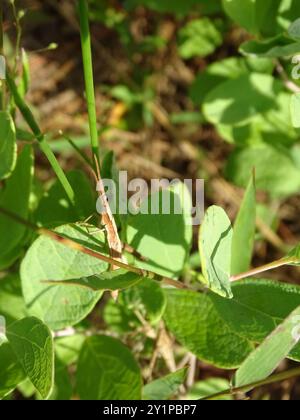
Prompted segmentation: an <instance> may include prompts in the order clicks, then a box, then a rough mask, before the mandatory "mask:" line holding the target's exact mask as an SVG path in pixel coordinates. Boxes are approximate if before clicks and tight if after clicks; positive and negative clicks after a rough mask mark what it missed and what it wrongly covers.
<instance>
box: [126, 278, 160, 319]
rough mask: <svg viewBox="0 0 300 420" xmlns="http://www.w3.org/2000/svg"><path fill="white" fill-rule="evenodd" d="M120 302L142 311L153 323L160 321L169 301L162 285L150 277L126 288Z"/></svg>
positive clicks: (127, 306) (129, 307)
mask: <svg viewBox="0 0 300 420" xmlns="http://www.w3.org/2000/svg"><path fill="white" fill-rule="evenodd" d="M120 302H121V304H122V305H123V306H124V307H126V308H128V309H131V310H133V311H134V310H138V311H140V312H141V313H142V315H143V316H144V317H145V319H147V320H149V321H150V323H151V324H156V323H157V322H159V321H160V319H161V317H162V316H163V313H164V311H165V308H166V303H167V302H166V297H165V294H164V292H163V290H162V288H161V287H160V285H159V284H158V283H157V282H155V281H153V280H150V279H142V281H140V282H139V283H138V284H137V285H136V286H134V287H132V288H130V289H128V290H125V291H124V292H123V293H122V294H121V296H120Z"/></svg>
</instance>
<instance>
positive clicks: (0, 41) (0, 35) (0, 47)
mask: <svg viewBox="0 0 300 420" xmlns="http://www.w3.org/2000/svg"><path fill="white" fill-rule="evenodd" d="M0 55H2V56H4V30H3V0H0ZM0 83H1V109H2V110H3V111H5V109H6V91H5V88H6V86H5V80H0Z"/></svg>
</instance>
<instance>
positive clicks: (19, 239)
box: [0, 146, 33, 270]
mask: <svg viewBox="0 0 300 420" xmlns="http://www.w3.org/2000/svg"><path fill="white" fill-rule="evenodd" d="M32 176H33V155H32V148H31V146H25V147H24V149H23V151H22V152H21V154H20V155H19V157H18V161H17V166H16V168H15V170H14V172H13V174H12V176H11V177H10V178H9V179H8V180H7V182H6V184H5V187H4V188H3V189H1V191H0V205H1V206H2V207H3V208H5V209H8V210H11V209H13V211H14V212H15V213H16V214H17V215H18V216H20V217H23V218H24V219H27V217H28V213H29V197H30V191H31V185H32ZM25 234H26V227H24V226H22V225H20V224H19V223H16V222H14V221H12V220H11V219H8V218H7V217H5V216H3V215H0V270H1V269H2V270H3V269H5V268H7V267H8V266H9V265H11V264H12V263H13V262H14V260H16V259H17V258H18V257H19V254H20V252H21V249H22V246H23V241H24V238H25Z"/></svg>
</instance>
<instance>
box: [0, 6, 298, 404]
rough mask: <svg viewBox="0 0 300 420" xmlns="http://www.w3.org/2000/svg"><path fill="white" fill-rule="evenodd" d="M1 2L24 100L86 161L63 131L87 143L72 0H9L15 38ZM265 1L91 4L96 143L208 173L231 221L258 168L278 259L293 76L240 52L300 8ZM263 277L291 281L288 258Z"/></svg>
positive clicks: (264, 239)
mask: <svg viewBox="0 0 300 420" xmlns="http://www.w3.org/2000/svg"><path fill="white" fill-rule="evenodd" d="M8 3H9V2H7V4H6V5H5V21H4V25H5V50H6V52H7V53H8V56H9V57H10V58H11V59H13V56H14V54H15V46H16V44H18V43H19V42H20V45H21V46H22V48H24V49H25V50H26V52H27V53H28V58H29V69H30V72H29V73H30V81H29V86H30V89H29V93H28V95H27V98H28V101H29V102H30V103H31V104H32V105H33V108H34V113H35V115H36V116H37V119H38V121H39V122H40V125H41V128H42V130H43V131H44V132H46V133H48V138H49V140H51V145H52V148H53V150H54V151H55V153H57V155H58V156H59V161H60V163H61V165H62V166H63V167H64V168H65V169H66V170H71V169H72V170H74V169H77V168H81V169H82V162H80V161H79V160H78V158H77V156H76V155H74V151H73V149H72V148H71V147H70V145H69V144H68V142H67V141H66V140H65V139H64V138H63V137H62V135H61V131H63V132H64V133H65V135H67V136H69V137H71V138H72V139H73V140H74V141H75V142H76V144H77V145H78V146H79V147H80V148H83V149H84V148H87V149H88V147H89V138H88V134H87V133H88V122H87V121H88V118H87V110H86V104H85V100H84V93H83V92H84V80H83V71H82V64H81V62H82V61H81V60H82V59H81V53H80V38H79V34H78V22H77V17H76V11H75V7H74V5H75V2H74V1H71V0H60V1H56V0H42V1H39V0H19V1H15V6H16V9H17V13H19V12H18V11H20V10H23V11H24V12H25V15H24V16H20V15H19V18H20V21H19V23H20V28H19V29H21V31H22V33H21V32H19V36H20V39H18V28H17V27H16V25H15V23H14V17H13V14H12V9H11V7H9V4H8ZM241 3H243V2H241ZM247 3H248V2H247ZM262 3H264V5H265V7H266V10H265V11H263V12H262V13H261V14H260V20H259V22H257V21H256V20H255V19H254V18H253V19H252V16H250V15H249V14H247V13H246V12H245V10H244V12H243V15H242V16H239V15H236V14H234V13H233V14H232V11H230V10H228V9H227V8H226V6H225V7H224V4H226V2H224V3H223V2H222V1H221V0H172V1H170V0H124V1H121V0H91V1H90V18H91V22H92V25H91V28H92V43H93V56H94V75H95V82H96V101H97V110H98V122H99V129H100V133H101V152H102V154H103V155H104V153H105V152H106V151H107V150H113V152H114V153H115V156H116V161H117V164H118V167H119V169H122V170H127V171H128V172H129V174H130V177H143V178H145V179H147V180H150V179H152V178H170V179H171V178H180V179H185V178H204V179H205V181H206V206H208V205H210V204H218V205H221V206H222V207H223V208H225V209H226V211H227V212H228V214H229V215H230V216H231V218H234V217H235V215H236V213H237V210H238V208H239V205H240V202H241V198H242V196H243V189H244V187H245V186H246V184H247V182H248V180H249V177H250V174H251V171H252V168H253V167H255V169H256V179H257V187H258V199H259V205H258V215H259V222H258V236H257V242H256V248H255V263H256V264H264V263H266V262H269V261H272V260H274V259H277V258H280V257H281V256H282V255H283V252H284V251H285V250H286V249H287V248H290V247H292V246H293V245H295V244H296V243H298V242H299V240H300V219H299V213H300V195H299V188H300V147H299V133H300V132H299V130H298V129H296V128H294V127H293V124H292V120H291V114H290V97H291V92H292V91H294V92H295V91H297V89H299V87H300V84H299V85H298V81H297V80H292V78H291V72H292V71H293V69H294V70H295V65H296V64H295V63H294V64H293V63H292V62H291V58H289V59H286V58H285V59H281V58H280V57H278V58H274V57H266V56H263V57H262V56H261V54H259V53H258V54H248V55H242V54H241V53H240V52H239V50H240V46H241V45H242V44H244V43H246V42H247V41H250V40H252V39H253V38H255V39H257V38H258V39H264V38H266V39H272V37H275V36H278V37H280V36H282V35H283V34H285V33H286V31H287V29H288V28H289V26H290V24H291V23H292V22H293V21H294V20H295V19H296V18H297V17H298V16H300V3H299V1H292V0H271V1H267V0H266V1H265V2H262ZM245 7H246V5H245ZM245 15H247V19H244V17H243V16H245ZM232 18H233V19H232ZM244 45H245V44H244ZM246 45H247V44H246ZM248 45H249V44H248ZM299 52H300V51H299ZM265 55H266V54H265ZM20 124H21V125H22V124H24V123H23V122H22V120H21V119H20ZM25 128H26V127H25V124H24V129H25ZM36 164H37V178H38V179H39V181H40V182H47V183H48V184H49V185H51V184H52V183H53V174H52V173H51V172H50V171H49V169H48V164H47V161H46V160H45V158H44V157H43V156H42V155H39V157H38V160H37V162H36ZM74 183H76V180H75V181H74ZM36 188H37V191H38V189H39V184H38V183H37V184H36ZM46 207H47V205H46ZM46 207H45V208H46ZM45 208H44V210H43V209H41V211H40V220H39V221H43V214H45ZM196 241H197V237H196V232H195V243H196ZM196 264H197V261H196ZM191 265H193V262H191ZM270 276H271V277H272V276H273V277H274V278H276V279H280V280H283V281H288V282H289V283H293V282H294V283H298V284H299V271H298V269H297V268H293V267H288V268H284V269H282V270H279V271H276V272H275V273H270ZM107 313H108V312H107ZM123 315H124V314H123ZM125 315H126V314H125ZM125 315H124V319H123V321H124V322H125V319H126V316H125ZM145 351H146V350H145ZM285 363H288V362H285ZM283 368H284V366H283ZM195 369H196V370H197V371H198V372H200V371H201V378H202V379H205V378H206V377H209V378H211V377H215V376H216V377H225V378H227V377H228V374H227V373H224V372H222V371H219V370H217V369H213V368H211V367H208V366H206V365H205V364H203V363H200V362H199V363H198V362H197V365H196V366H195ZM223 385H224V384H223ZM213 389H217V387H214V388H213ZM255 392H256V393H257V394H256V395H255V396H256V397H257V398H269V397H270V396H272V397H273V398H280V399H288V398H296V396H297V395H298V396H299V392H300V383H298V384H297V383H296V382H295V381H294V382H293V381H290V382H288V383H283V384H278V385H274V386H272V387H270V388H268V389H262V390H258V391H255ZM196 395H197V396H199V395H200V391H199V392H198V394H196Z"/></svg>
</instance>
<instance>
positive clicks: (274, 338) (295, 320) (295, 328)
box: [234, 307, 300, 387]
mask: <svg viewBox="0 0 300 420" xmlns="http://www.w3.org/2000/svg"><path fill="white" fill-rule="evenodd" d="M299 326H300V307H298V308H297V309H295V310H294V311H293V312H292V313H291V314H290V315H289V316H288V317H287V318H286V319H285V320H284V322H283V323H282V324H280V325H279V326H278V327H277V328H276V329H275V330H274V331H273V333H272V334H271V335H270V336H268V337H267V338H266V339H265V341H264V342H263V343H262V344H261V345H260V346H259V347H258V348H257V349H256V350H255V351H254V352H253V353H251V354H250V356H249V357H248V358H247V359H246V360H245V362H244V363H243V364H242V366H241V367H240V368H239V370H238V371H237V373H236V375H235V378H234V386H235V387H240V386H244V385H247V384H253V383H255V382H258V381H261V380H263V379H265V378H267V377H269V376H270V375H271V374H272V373H273V372H274V370H275V369H276V368H277V367H278V365H279V364H280V362H281V361H282V360H283V359H284V358H285V357H286V356H287V355H288V354H289V353H290V351H291V350H292V349H293V348H294V347H295V345H296V344H297V343H298V342H299V340H300V334H299Z"/></svg>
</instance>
